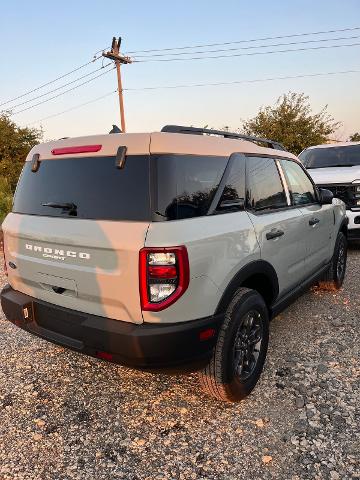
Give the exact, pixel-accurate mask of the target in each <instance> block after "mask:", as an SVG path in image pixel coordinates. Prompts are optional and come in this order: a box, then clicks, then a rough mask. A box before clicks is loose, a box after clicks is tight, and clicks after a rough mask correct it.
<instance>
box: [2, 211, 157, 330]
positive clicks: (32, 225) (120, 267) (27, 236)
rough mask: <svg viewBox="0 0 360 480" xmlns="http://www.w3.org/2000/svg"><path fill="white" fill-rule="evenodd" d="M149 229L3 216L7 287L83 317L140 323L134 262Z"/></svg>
mask: <svg viewBox="0 0 360 480" xmlns="http://www.w3.org/2000/svg"><path fill="white" fill-rule="evenodd" d="M147 229H148V223H144V222H109V221H94V220H75V221H74V220H72V219H65V218H50V217H36V216H31V215H19V214H10V215H8V217H7V219H6V221H5V223H4V224H3V230H4V240H5V242H4V243H5V255H6V259H7V263H8V265H9V262H11V265H13V267H16V268H11V267H8V274H9V283H10V285H11V286H12V287H13V288H14V289H15V290H18V291H20V292H23V293H25V294H28V295H30V296H32V297H35V298H38V299H40V300H44V301H46V302H50V303H53V304H55V305H60V306H62V307H67V308H71V309H73V310H78V311H81V312H85V313H90V314H94V315H99V316H104V317H108V318H113V319H117V320H124V321H127V322H133V323H141V322H142V314H141V308H140V301H139V289H138V283H139V280H138V257H139V250H140V249H141V248H142V247H143V246H144V242H145V236H146V232H147Z"/></svg>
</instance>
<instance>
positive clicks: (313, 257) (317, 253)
mask: <svg viewBox="0 0 360 480" xmlns="http://www.w3.org/2000/svg"><path fill="white" fill-rule="evenodd" d="M300 211H301V213H302V214H303V216H304V220H305V222H304V224H305V230H304V232H306V235H305V236H304V238H306V257H305V264H304V268H305V275H310V274H311V273H314V272H316V271H317V270H319V269H320V268H321V267H322V266H324V265H325V264H326V263H328V262H329V261H330V259H331V245H332V242H331V236H332V232H333V228H332V227H333V221H332V206H331V205H320V204H315V205H308V206H303V207H301V208H300Z"/></svg>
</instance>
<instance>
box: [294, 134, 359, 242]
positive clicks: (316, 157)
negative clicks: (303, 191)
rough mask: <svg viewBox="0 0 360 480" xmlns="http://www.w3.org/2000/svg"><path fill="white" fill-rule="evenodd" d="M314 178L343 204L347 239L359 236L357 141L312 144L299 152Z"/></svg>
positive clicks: (357, 238)
mask: <svg viewBox="0 0 360 480" xmlns="http://www.w3.org/2000/svg"><path fill="white" fill-rule="evenodd" d="M299 158H300V160H301V161H302V162H303V164H304V166H305V167H306V168H307V169H308V170H309V173H310V175H311V176H312V178H313V179H314V182H315V183H316V184H317V185H318V186H319V187H321V188H326V189H328V190H331V191H332V192H333V195H334V197H336V198H339V199H340V200H342V201H343V202H344V203H345V205H346V213H347V217H348V219H349V226H348V228H349V231H348V238H349V240H360V142H347V143H334V144H326V145H316V146H314V147H310V148H307V149H306V150H304V151H303V152H301V154H300V157H299Z"/></svg>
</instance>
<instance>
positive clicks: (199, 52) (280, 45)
mask: <svg viewBox="0 0 360 480" xmlns="http://www.w3.org/2000/svg"><path fill="white" fill-rule="evenodd" d="M355 38H360V35H353V36H351V37H335V38H321V39H317V40H303V41H300V42H285V43H283V42H282V43H270V44H267V45H251V46H248V47H233V48H220V49H216V50H203V51H201V50H198V51H195V52H177V53H158V54H154V55H139V56H136V57H135V58H136V59H137V58H145V59H146V58H153V57H169V56H172V57H175V56H181V55H196V54H200V55H202V54H204V53H218V52H231V51H238V50H252V49H255V48H269V47H282V46H285V45H302V44H308V43H320V42H332V41H340V40H353V39H355Z"/></svg>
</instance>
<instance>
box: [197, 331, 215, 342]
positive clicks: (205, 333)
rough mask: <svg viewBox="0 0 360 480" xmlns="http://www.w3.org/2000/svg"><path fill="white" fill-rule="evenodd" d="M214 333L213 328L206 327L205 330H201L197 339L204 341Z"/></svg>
mask: <svg viewBox="0 0 360 480" xmlns="http://www.w3.org/2000/svg"><path fill="white" fill-rule="evenodd" d="M214 335H215V328H208V329H207V330H203V331H202V332H200V333H199V340H200V341H201V342H204V341H206V340H210V338H213V336H214Z"/></svg>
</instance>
